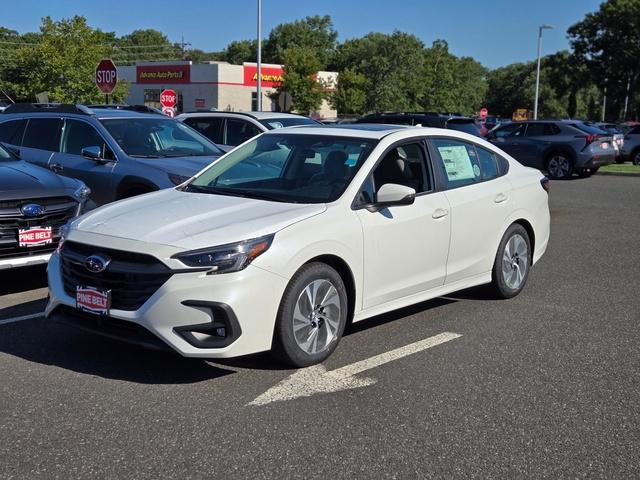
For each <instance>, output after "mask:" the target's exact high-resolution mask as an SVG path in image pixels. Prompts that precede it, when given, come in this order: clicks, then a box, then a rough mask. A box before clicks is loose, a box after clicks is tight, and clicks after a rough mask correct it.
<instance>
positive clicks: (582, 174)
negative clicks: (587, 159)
mask: <svg viewBox="0 0 640 480" xmlns="http://www.w3.org/2000/svg"><path fill="white" fill-rule="evenodd" d="M592 174H593V170H592V169H589V168H583V169H582V170H579V171H578V175H579V176H580V178H588V177H590V176H591V175H592Z"/></svg>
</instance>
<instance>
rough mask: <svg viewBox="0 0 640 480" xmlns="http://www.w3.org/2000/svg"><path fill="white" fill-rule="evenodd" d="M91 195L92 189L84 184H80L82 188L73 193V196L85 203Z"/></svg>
mask: <svg viewBox="0 0 640 480" xmlns="http://www.w3.org/2000/svg"><path fill="white" fill-rule="evenodd" d="M89 195H91V189H90V188H89V187H87V186H86V185H85V184H84V183H82V182H80V186H79V187H78V188H77V189H76V191H75V192H73V196H74V197H76V198H77V199H78V200H80V201H84V200H86V199H87V198H89Z"/></svg>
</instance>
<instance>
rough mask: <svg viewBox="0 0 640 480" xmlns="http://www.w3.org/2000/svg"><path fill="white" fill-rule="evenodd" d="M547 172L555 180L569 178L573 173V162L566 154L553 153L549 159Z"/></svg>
mask: <svg viewBox="0 0 640 480" xmlns="http://www.w3.org/2000/svg"><path fill="white" fill-rule="evenodd" d="M547 172H548V173H549V177H551V178H552V179H554V180H557V179H566V178H569V177H571V174H572V173H573V160H571V159H570V158H569V157H568V156H567V155H566V154H564V153H552V154H551V155H550V156H549V158H548V159H547Z"/></svg>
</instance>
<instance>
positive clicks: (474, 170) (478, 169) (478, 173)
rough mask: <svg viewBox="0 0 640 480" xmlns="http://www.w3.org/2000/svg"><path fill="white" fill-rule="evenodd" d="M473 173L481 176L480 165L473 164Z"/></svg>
mask: <svg viewBox="0 0 640 480" xmlns="http://www.w3.org/2000/svg"><path fill="white" fill-rule="evenodd" d="M473 174H474V175H475V176H476V177H479V176H480V167H479V166H478V165H474V166H473Z"/></svg>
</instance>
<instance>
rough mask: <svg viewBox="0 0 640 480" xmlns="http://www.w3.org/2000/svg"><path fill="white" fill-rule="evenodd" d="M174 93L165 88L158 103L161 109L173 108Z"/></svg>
mask: <svg viewBox="0 0 640 480" xmlns="http://www.w3.org/2000/svg"><path fill="white" fill-rule="evenodd" d="M176 100H177V97H176V92H174V91H173V90H171V89H170V88H167V89H165V90H163V91H162V92H161V93H160V103H161V104H162V106H163V107H168V108H173V107H175V105H176Z"/></svg>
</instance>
